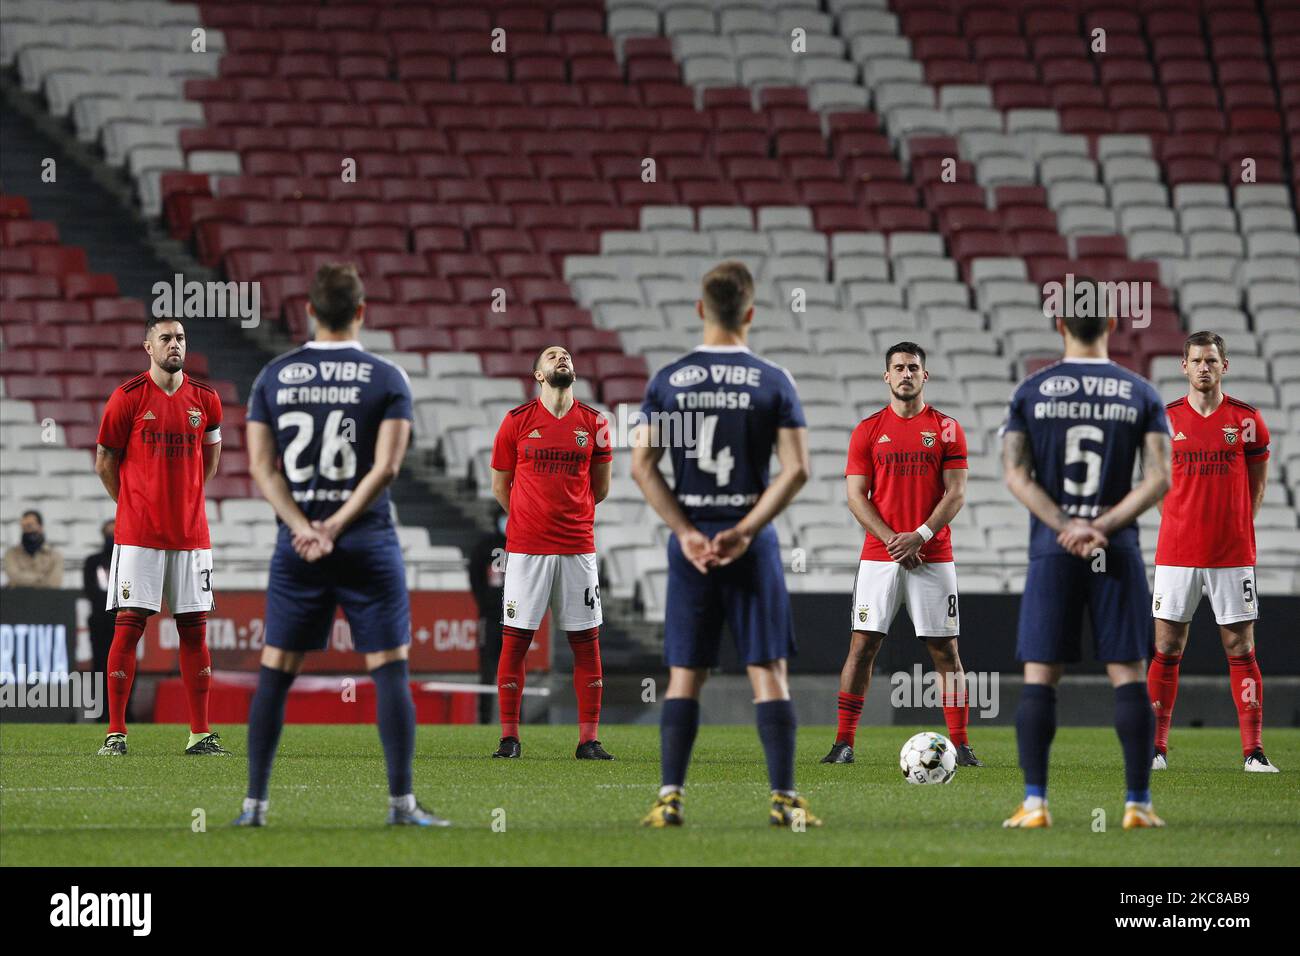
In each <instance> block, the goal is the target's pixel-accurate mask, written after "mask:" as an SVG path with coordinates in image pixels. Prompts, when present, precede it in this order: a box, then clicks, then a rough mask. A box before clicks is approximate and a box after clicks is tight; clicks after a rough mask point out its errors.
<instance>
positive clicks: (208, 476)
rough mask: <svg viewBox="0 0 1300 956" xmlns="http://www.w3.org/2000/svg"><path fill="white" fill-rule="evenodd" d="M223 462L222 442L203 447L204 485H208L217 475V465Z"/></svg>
mask: <svg viewBox="0 0 1300 956" xmlns="http://www.w3.org/2000/svg"><path fill="white" fill-rule="evenodd" d="M219 461H221V442H219V441H214V442H212V443H211V444H207V445H204V446H203V483H204V484H207V483H208V482H209V481H211V480H212V476H213V475H215V474H216V473H217V463H218V462H219Z"/></svg>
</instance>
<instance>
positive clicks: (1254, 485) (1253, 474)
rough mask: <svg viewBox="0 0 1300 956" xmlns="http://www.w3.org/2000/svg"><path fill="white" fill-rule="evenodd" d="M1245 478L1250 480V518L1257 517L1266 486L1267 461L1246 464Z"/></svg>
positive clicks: (1262, 502)
mask: <svg viewBox="0 0 1300 956" xmlns="http://www.w3.org/2000/svg"><path fill="white" fill-rule="evenodd" d="M1246 476H1247V478H1249V480H1250V516H1251V517H1252V518H1258V517H1259V509H1260V508H1261V507H1262V506H1263V504H1264V489H1265V487H1267V485H1268V459H1267V458H1265V459H1264V460H1263V461H1249V462H1247V463H1246Z"/></svg>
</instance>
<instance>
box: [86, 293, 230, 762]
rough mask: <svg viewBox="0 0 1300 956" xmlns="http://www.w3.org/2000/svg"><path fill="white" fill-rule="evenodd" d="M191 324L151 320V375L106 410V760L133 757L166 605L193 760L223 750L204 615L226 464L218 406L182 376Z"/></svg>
mask: <svg viewBox="0 0 1300 956" xmlns="http://www.w3.org/2000/svg"><path fill="white" fill-rule="evenodd" d="M185 348H186V343H185V327H184V326H183V325H182V324H181V323H180V322H178V321H176V320H174V319H159V318H151V319H150V320H149V323H148V326H147V332H146V338H145V341H144V349H145V351H146V352H147V353H149V358H150V363H149V371H147V372H141V373H140V374H139V375H137V376H136V377H135V378H133V379H130V380H129V381H127V382H124V383H123V384H122V385H121V386H119V387H118V388H117V389H116V390H115V391H114V392H113V394H112V395H110V396H109V399H108V404H107V405H106V406H105V408H104V418H103V420H102V421H101V422H100V425H99V439H98V447H97V449H96V451H95V472H96V474H98V475H99V478H100V480H101V481H103V483H104V487H105V488H106V489H108V493H109V495H110V496H111V497H112V499H113V500H114V501H116V502H117V519H116V526H115V528H114V532H113V559H112V563H111V565H110V568H109V572H108V584H109V586H108V610H110V611H113V610H116V611H117V622H116V624H115V626H114V628H113V644H112V647H111V648H110V649H109V652H108V715H109V723H108V737H107V738H106V739H105V741H104V746H103V747H101V748H100V750H99V753H100V755H101V756H119V755H122V754H125V753H126V702H127V699H128V698H129V697H130V694H131V682H132V681H133V680H134V679H135V651H136V645H137V644H138V643H139V642H140V636H141V635H142V634H143V633H144V625H145V619H146V618H147V617H148V616H149V615H150V614H157V613H158V612H159V611H160V610H161V609H162V602H163V599H164V598H165V599H166V601H167V606H168V608H170V610H171V613H172V616H173V617H174V618H175V619H176V629H177V630H178V631H179V632H180V664H181V680H182V681H183V682H184V684H185V695H186V700H187V701H188V702H189V710H190V737H189V742H188V743H187V744H186V749H185V752H186V753H187V754H196V755H202V756H219V755H223V754H228V753H229V751H228V750H226V749H225V748H223V747H222V746H221V744H220V743H218V739H217V735H216V734H215V733H213V732H212V729H211V728H210V727H209V726H208V689H209V687H210V686H211V683H212V657H211V655H210V654H209V653H208V645H207V628H208V612H209V611H210V610H212V608H213V606H214V605H213V600H212V545H211V542H210V540H209V538H208V518H207V513H206V511H205V509H204V502H203V486H204V484H205V483H206V482H207V481H208V479H209V478H211V477H212V476H213V475H214V474H216V471H217V461H218V460H219V459H220V457H221V399H220V398H219V397H218V396H217V393H216V390H215V389H213V388H212V386H211V385H207V384H204V383H203V382H197V381H195V380H194V379H193V378H191V377H189V376H188V375H186V374H185V373H184V372H183V371H182V369H183V368H184V366H185Z"/></svg>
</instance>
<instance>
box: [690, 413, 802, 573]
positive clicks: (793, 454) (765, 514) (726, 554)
mask: <svg viewBox="0 0 1300 956" xmlns="http://www.w3.org/2000/svg"><path fill="white" fill-rule="evenodd" d="M776 460H777V461H779V462H780V463H781V473H780V474H779V475H777V476H776V478H775V479H774V480H773V481H772V483H771V484H770V485H768V486H767V488H766V489H765V490H764V491H763V493H762V494H761V495H760V496H759V498H758V500H757V501H756V502H754V507H753V508H751V509H750V510H749V514H747V515H745V517H743V518H741V519H740V521H738V522H737V523H736V525H735V526H734V527H731V528H727V529H726V530H724V531H719V532H718V533H717V534H716V535H714V536H713V551H714V554H716V555H717V558H718V564H720V565H722V564H730V563H731V562H732V561H735V560H736V559H737V558H739V557H740V556H741V555H742V554H744V553H745V552H746V551H747V550H748V549H749V544H750V542H751V541H753V540H754V535H756V534H758V533H759V532H760V531H762V530H763V528H764V527H765V526H766V525H767V524H768V523H769V522H770V521H772V520H773V519H774V518H775V517H776V516H777V515H779V514H780V513H781V512H782V511H784V510H785V509H786V507H787V506H788V505H789V504H790V502H791V501H793V500H794V496H795V495H797V494H798V493H799V489H800V488H802V487H803V486H804V485H806V484H807V483H808V478H809V476H810V475H811V474H812V463H811V461H810V459H809V457H808V429H807V428H781V429H778V430H777V433H776Z"/></svg>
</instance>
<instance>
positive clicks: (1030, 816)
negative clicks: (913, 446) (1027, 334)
mask: <svg viewBox="0 0 1300 956" xmlns="http://www.w3.org/2000/svg"><path fill="white" fill-rule="evenodd" d="M1115 324H1116V323H1115V319H1113V318H1104V317H1100V316H1097V317H1088V318H1083V317H1073V316H1072V317H1069V318H1058V319H1057V320H1056V327H1057V330H1058V331H1059V332H1060V333H1061V334H1062V335H1063V336H1064V338H1065V356H1064V358H1062V359H1061V361H1059V362H1057V363H1055V364H1053V365H1049V366H1048V367H1046V368H1044V369H1041V370H1040V371H1038V372H1036V373H1035V374H1033V375H1031V376H1029V377H1028V378H1027V379H1025V380H1024V381H1023V382H1021V384H1020V386H1019V387H1018V388H1017V389H1016V391H1015V393H1014V394H1013V395H1012V397H1011V405H1010V408H1009V409H1008V412H1007V419H1006V423H1005V424H1004V425H1003V427H1002V460H1003V467H1004V470H1005V476H1006V483H1007V487H1008V488H1009V489H1010V490H1011V493H1012V494H1014V495H1015V496H1016V498H1018V499H1019V500H1020V501H1021V502H1022V503H1023V504H1024V505H1025V507H1027V508H1028V509H1029V510H1030V512H1031V513H1032V517H1031V519H1030V539H1029V573H1028V576H1027V577H1026V579H1025V593H1024V596H1023V598H1022V599H1021V602H1020V629H1019V636H1018V640H1017V647H1016V654H1017V657H1018V658H1019V659H1020V660H1021V661H1023V662H1024V665H1025V686H1024V690H1023V692H1022V694H1021V698H1020V707H1019V709H1018V710H1017V712H1016V739H1017V742H1018V744H1019V748H1020V766H1021V769H1022V770H1023V771H1024V776H1025V799H1024V802H1023V803H1022V804H1021V805H1020V807H1019V808H1018V809H1017V810H1016V812H1015V813H1014V814H1013V815H1012V816H1011V817H1010V818H1009V819H1008V820H1006V821H1005V822H1004V823H1003V826H1005V827H1015V828H1040V827H1049V826H1051V824H1052V818H1051V815H1050V814H1049V813H1048V810H1047V764H1048V753H1049V751H1050V749H1051V745H1052V737H1053V736H1054V735H1055V733H1056V687H1057V684H1058V683H1059V682H1060V680H1061V675H1062V673H1063V671H1064V667H1065V663H1066V662H1067V661H1077V660H1079V652H1080V640H1081V635H1080V628H1081V625H1082V621H1083V616H1084V609H1085V608H1086V609H1087V611H1088V615H1089V617H1090V619H1091V622H1092V631H1093V643H1094V651H1095V654H1096V657H1097V659H1098V660H1100V661H1102V662H1104V663H1105V665H1106V673H1107V674H1108V676H1109V677H1110V682H1111V685H1112V686H1113V687H1114V688H1115V730H1116V731H1117V733H1118V734H1119V739H1120V744H1121V746H1122V748H1123V751H1124V780H1125V785H1126V789H1127V793H1126V796H1125V804H1124V821H1123V826H1124V829H1126V830H1127V829H1133V828H1136V827H1155V826H1163V825H1164V822H1163V821H1162V820H1161V819H1160V818H1159V817H1157V816H1156V815H1155V813H1154V811H1153V810H1152V808H1151V788H1150V783H1151V748H1152V745H1153V740H1154V734H1155V717H1154V714H1153V713H1152V710H1151V703H1150V701H1149V700H1148V699H1147V693H1146V683H1145V681H1146V660H1145V658H1146V655H1147V651H1148V648H1149V646H1150V643H1151V619H1150V603H1151V593H1150V590H1149V589H1148V587H1147V577H1146V569H1145V567H1144V566H1143V562H1142V551H1141V549H1140V548H1139V545H1138V529H1137V524H1136V522H1137V519H1138V516H1139V515H1141V514H1142V513H1143V512H1144V511H1146V510H1147V509H1148V508H1150V507H1152V506H1153V505H1155V504H1156V503H1157V502H1158V501H1159V500H1160V499H1161V498H1162V497H1163V496H1164V494H1165V492H1166V491H1167V490H1168V489H1169V477H1170V464H1169V458H1170V453H1169V448H1170V439H1169V422H1168V418H1167V416H1166V414H1165V408H1164V402H1163V401H1162V400H1161V398H1160V396H1159V394H1158V393H1157V392H1156V390H1155V388H1154V387H1152V385H1151V383H1150V382H1148V381H1147V380H1146V379H1144V378H1142V377H1141V376H1139V375H1136V374H1134V373H1133V372H1130V371H1128V370H1127V369H1124V368H1121V367H1120V366H1118V365H1116V364H1115V363H1114V362H1112V361H1110V359H1109V358H1108V357H1107V351H1106V343H1107V338H1108V336H1109V334H1110V333H1111V332H1112V331H1113V330H1114V329H1115ZM1139 456H1140V457H1141V462H1142V477H1141V480H1140V481H1139V482H1138V483H1137V484H1136V485H1135V484H1133V468H1134V464H1135V463H1136V462H1137V461H1138V459H1139Z"/></svg>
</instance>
